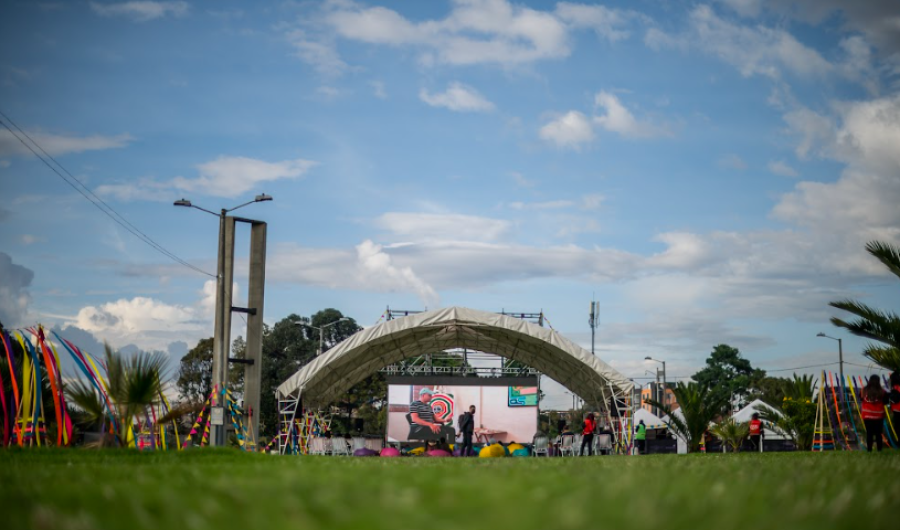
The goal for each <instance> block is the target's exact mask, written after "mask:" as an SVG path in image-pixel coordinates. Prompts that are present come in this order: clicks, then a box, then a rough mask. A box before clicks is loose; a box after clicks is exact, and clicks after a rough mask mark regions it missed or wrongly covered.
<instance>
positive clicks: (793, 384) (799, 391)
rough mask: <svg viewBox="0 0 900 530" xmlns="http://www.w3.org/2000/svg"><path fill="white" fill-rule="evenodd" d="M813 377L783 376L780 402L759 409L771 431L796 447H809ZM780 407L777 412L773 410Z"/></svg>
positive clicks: (813, 410) (812, 423)
mask: <svg viewBox="0 0 900 530" xmlns="http://www.w3.org/2000/svg"><path fill="white" fill-rule="evenodd" d="M815 383H816V381H815V379H814V378H813V377H811V376H808V375H803V376H800V377H798V376H797V374H794V377H793V379H786V380H785V382H784V383H783V393H784V397H783V398H782V401H781V404H780V405H778V406H777V407H774V408H773V407H770V406H764V407H762V408H760V409H759V416H760V418H761V419H762V420H763V421H765V422H766V423H768V424H769V425H770V426H771V427H772V428H773V429H774V430H775V431H777V432H780V433H782V434H784V435H786V436H789V437H790V438H791V439H792V440H793V441H794V444H796V446H797V449H799V450H802V451H808V450H810V449H811V448H812V442H813V433H814V431H815V420H816V399H815ZM776 410H780V412H781V413H780V414H779V413H778V412H776Z"/></svg>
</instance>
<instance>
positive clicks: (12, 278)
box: [0, 252, 34, 327]
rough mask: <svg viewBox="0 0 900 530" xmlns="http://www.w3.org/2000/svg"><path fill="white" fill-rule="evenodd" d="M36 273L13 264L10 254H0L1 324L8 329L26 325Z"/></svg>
mask: <svg viewBox="0 0 900 530" xmlns="http://www.w3.org/2000/svg"><path fill="white" fill-rule="evenodd" d="M33 279H34V271H32V270H31V269H29V268H28V267H25V266H23V265H18V264H16V263H13V261H12V258H11V257H10V256H9V254H6V253H4V252H0V322H2V323H3V325H4V326H6V327H13V326H18V325H21V324H24V323H25V322H23V320H24V318H25V316H26V315H27V314H28V305H29V304H30V303H31V293H30V292H29V291H28V288H29V287H30V286H31V281H32V280H33Z"/></svg>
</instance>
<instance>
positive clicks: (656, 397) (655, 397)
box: [644, 368, 659, 416]
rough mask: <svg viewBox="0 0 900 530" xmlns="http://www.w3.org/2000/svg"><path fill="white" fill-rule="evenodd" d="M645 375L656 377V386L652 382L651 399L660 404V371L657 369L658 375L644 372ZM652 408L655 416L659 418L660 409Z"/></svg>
mask: <svg viewBox="0 0 900 530" xmlns="http://www.w3.org/2000/svg"><path fill="white" fill-rule="evenodd" d="M644 373H645V374H650V375H652V376H654V377H656V385H654V384H653V382H650V397H651V399H653V400H655V401H657V402H658V401H659V369H658V368H657V369H656V373H653V372H651V371H650V370H644ZM652 408H653V410H652V411H651V412H653V413H654V414H656V415H657V416H659V407H657V406H654V407H652Z"/></svg>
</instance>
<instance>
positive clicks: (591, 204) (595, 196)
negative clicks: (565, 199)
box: [581, 193, 606, 210]
mask: <svg viewBox="0 0 900 530" xmlns="http://www.w3.org/2000/svg"><path fill="white" fill-rule="evenodd" d="M604 201H606V197H604V196H603V195H601V194H599V193H589V194H587V195H584V196H582V197H581V207H582V208H583V209H585V210H597V209H599V208H600V207H601V206H603V202H604Z"/></svg>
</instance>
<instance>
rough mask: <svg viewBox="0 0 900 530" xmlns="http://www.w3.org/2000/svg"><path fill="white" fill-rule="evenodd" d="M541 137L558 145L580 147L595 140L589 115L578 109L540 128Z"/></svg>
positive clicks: (572, 147)
mask: <svg viewBox="0 0 900 530" xmlns="http://www.w3.org/2000/svg"><path fill="white" fill-rule="evenodd" d="M539 134H540V137H541V139H543V140H545V141H547V142H550V143H553V144H555V145H556V146H557V147H564V148H571V149H579V148H581V146H583V145H585V144H589V143H591V142H592V141H593V140H594V129H593V128H592V127H591V122H590V120H588V118H587V116H585V115H584V114H582V113H580V112H578V111H577V110H570V111H569V112H567V113H565V114H563V115H562V116H559V117H557V118H555V119H553V120H551V121H550V122H548V123H547V124H545V125H544V126H543V127H541V130H540V133H539Z"/></svg>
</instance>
